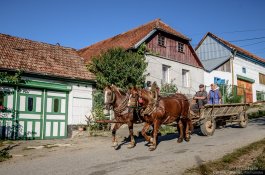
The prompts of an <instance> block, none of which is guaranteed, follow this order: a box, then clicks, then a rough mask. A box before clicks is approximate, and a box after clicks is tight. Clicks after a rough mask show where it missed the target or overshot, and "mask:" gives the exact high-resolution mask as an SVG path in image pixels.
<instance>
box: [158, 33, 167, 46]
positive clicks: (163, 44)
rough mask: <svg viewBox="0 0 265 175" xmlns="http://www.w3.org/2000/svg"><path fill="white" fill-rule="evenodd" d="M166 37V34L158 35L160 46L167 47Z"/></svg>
mask: <svg viewBox="0 0 265 175" xmlns="http://www.w3.org/2000/svg"><path fill="white" fill-rule="evenodd" d="M165 40H166V39H165V37H164V36H162V35H158V45H159V46H164V47H165V43H166V42H165Z"/></svg>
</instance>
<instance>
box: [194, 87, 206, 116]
mask: <svg viewBox="0 0 265 175" xmlns="http://www.w3.org/2000/svg"><path fill="white" fill-rule="evenodd" d="M193 99H194V100H196V103H195V104H194V105H192V106H191V110H192V111H193V112H196V113H197V112H199V110H200V109H201V108H203V106H204V105H205V104H207V92H206V91H205V87H204V85H203V84H200V86H199V91H198V92H196V94H195V96H194V97H193Z"/></svg>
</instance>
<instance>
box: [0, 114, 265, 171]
mask: <svg viewBox="0 0 265 175" xmlns="http://www.w3.org/2000/svg"><path fill="white" fill-rule="evenodd" d="M264 137H265V117H263V118H259V119H255V120H252V121H251V122H250V123H249V126H248V127H247V128H244V129H242V128H235V127H227V128H224V129H218V130H216V132H215V134H214V135H213V136H211V137H204V136H198V135H196V134H194V135H193V136H192V139H191V141H190V142H188V143H187V142H183V143H181V144H178V143H177V139H176V135H167V136H162V137H159V140H160V141H161V142H160V143H159V145H158V148H157V150H156V151H153V152H150V151H148V147H147V146H145V142H144V141H143V139H138V140H137V141H138V144H137V146H136V147H135V148H133V149H127V146H126V144H124V145H122V146H121V148H120V149H119V150H113V149H112V148H111V142H110V138H109V137H97V138H86V140H83V142H82V143H81V142H79V143H78V142H75V141H71V142H72V143H71V144H72V146H71V147H62V148H50V149H47V148H46V149H45V150H44V151H43V150H42V151H41V150H35V154H30V155H28V156H26V157H14V158H13V159H11V160H10V161H6V162H3V163H0V174H8V175H13V174H14V175H18V174H19V175H30V174H32V175H36V174H39V175H43V174H45V175H46V174H47V175H65V174H80V175H83V174H84V175H127V174H128V175H134V174H139V175H141V174H145V175H146V174H152V175H163V174H172V175H173V174H174V175H175V174H181V173H182V172H183V171H184V170H185V169H186V168H189V167H192V166H194V165H197V164H199V163H201V162H204V161H208V160H214V159H217V158H219V157H221V156H223V155H224V154H226V153H229V152H232V151H233V150H234V149H236V148H239V147H242V146H245V145H247V144H249V143H252V142H254V141H257V140H260V139H262V138H264ZM24 151H25V154H26V152H27V150H24ZM33 153H34V152H33ZM21 154H24V153H21Z"/></svg>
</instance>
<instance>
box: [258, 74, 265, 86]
mask: <svg viewBox="0 0 265 175" xmlns="http://www.w3.org/2000/svg"><path fill="white" fill-rule="evenodd" d="M259 84H262V85H265V74H262V73H259Z"/></svg>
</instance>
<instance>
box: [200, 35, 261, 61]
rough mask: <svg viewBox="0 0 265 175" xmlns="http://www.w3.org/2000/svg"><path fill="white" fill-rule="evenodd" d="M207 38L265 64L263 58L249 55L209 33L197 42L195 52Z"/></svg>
mask: <svg viewBox="0 0 265 175" xmlns="http://www.w3.org/2000/svg"><path fill="white" fill-rule="evenodd" d="M207 36H211V37H213V38H215V39H216V40H217V41H219V42H221V43H223V44H224V45H226V46H228V47H229V48H231V49H235V50H236V51H237V52H240V53H242V54H244V55H246V56H249V57H251V58H254V59H256V60H258V61H261V62H263V63H265V59H263V58H261V57H258V56H257V55H254V54H253V53H250V52H249V51H247V50H245V49H242V48H240V47H238V46H236V45H234V44H232V43H230V42H228V41H226V40H224V39H222V38H219V37H218V36H216V35H214V34H213V33H211V32H208V33H207V34H206V35H205V36H204V37H203V39H202V40H201V41H200V42H199V44H198V45H197V47H196V48H195V50H197V49H198V48H199V47H200V45H201V44H202V43H203V41H204V40H205V38H206V37H207Z"/></svg>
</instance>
